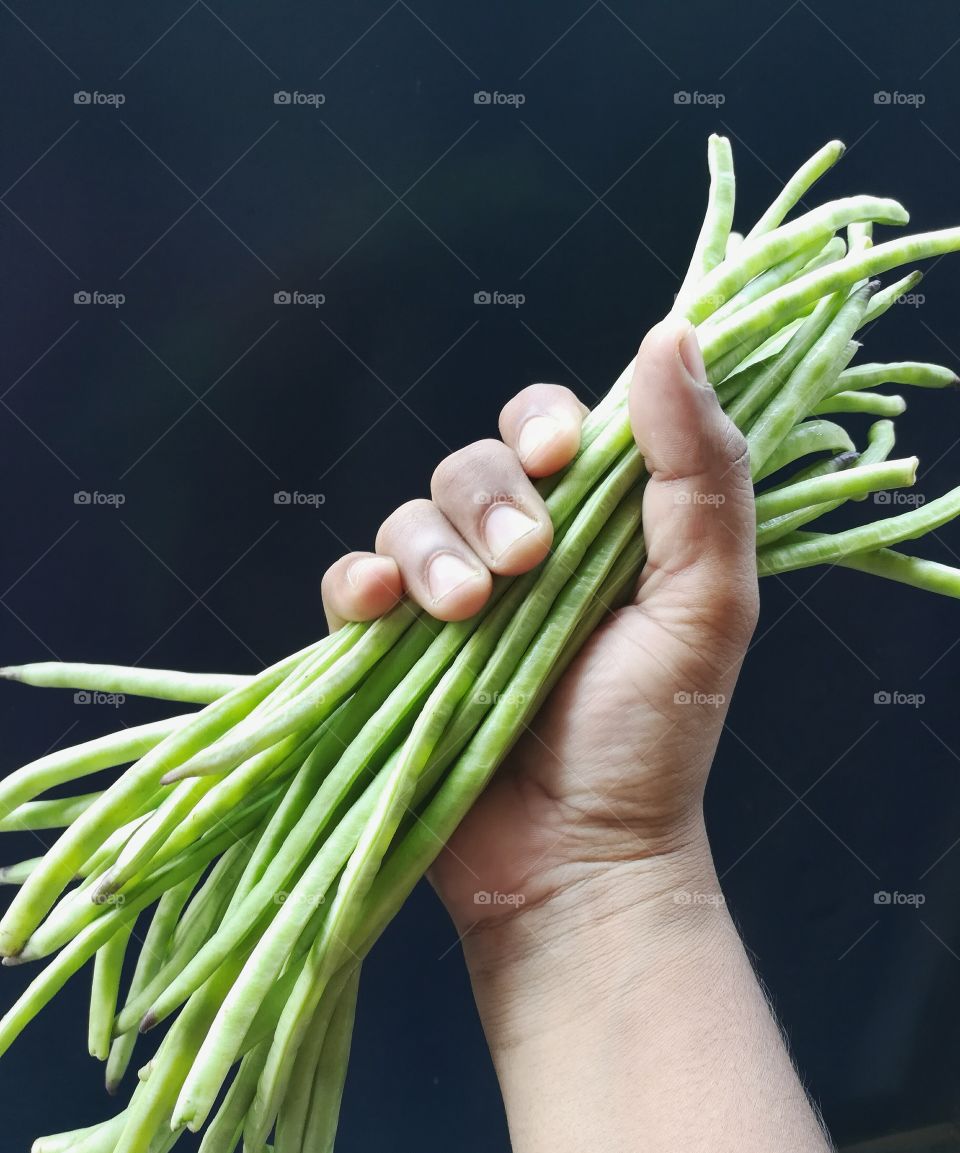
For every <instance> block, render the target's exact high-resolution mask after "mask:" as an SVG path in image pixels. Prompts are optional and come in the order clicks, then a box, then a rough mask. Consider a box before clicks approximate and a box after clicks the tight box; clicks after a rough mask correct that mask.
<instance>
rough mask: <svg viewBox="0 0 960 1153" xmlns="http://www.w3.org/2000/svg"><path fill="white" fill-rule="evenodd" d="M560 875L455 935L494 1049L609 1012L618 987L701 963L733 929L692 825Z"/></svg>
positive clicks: (708, 857)
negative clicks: (645, 849) (659, 843)
mask: <svg viewBox="0 0 960 1153" xmlns="http://www.w3.org/2000/svg"><path fill="white" fill-rule="evenodd" d="M567 873H568V875H567V876H565V877H560V878H558V883H557V884H556V886H554V887H552V888H551V891H550V895H549V896H548V897H546V898H545V899H543V900H541V901H540V902H538V903H537V904H536V905H533V906H528V907H523V906H521V907H520V908H518V909H515V910H514V911H512V912H511V914H510V915H509V916H507V917H504V918H499V919H486V920H484V921H482V922H480V923H479V925H477V926H476V927H475V928H474V929H473V930H472V931H470V932H468V933H467V935H466V936H465V938H464V953H465V956H466V960H467V964H468V967H469V969H470V975H471V980H472V982H473V987H474V992H475V994H476V998H477V1004H478V1007H479V1009H480V1014H481V1017H482V1019H483V1023H484V1028H485V1030H486V1032H487V1037H488V1041H489V1043H490V1046H491V1049H492V1050H493V1052H494V1056H495V1057H496V1056H497V1051H498V1050H502V1049H510V1048H513V1047H515V1046H517V1045H523V1044H524V1043H526V1042H532V1043H535V1044H539V1043H540V1042H541V1041H542V1039H543V1038H544V1036H546V1035H549V1034H558V1033H569V1032H570V1031H572V1030H576V1029H577V1027H578V1024H579V1023H580V1022H581V1021H585V1020H589V1021H591V1022H592V1023H593V1024H594V1025H595V1024H596V1022H597V1018H598V1014H600V1015H602V1014H604V1013H605V1012H607V1011H608V1010H609V1012H610V1014H611V1019H612V1020H615V1017H616V1012H617V1009H616V1006H617V1004H618V1003H622V1001H621V998H622V996H623V994H624V993H625V991H626V990H628V989H630V990H635V989H636V988H638V987H639V986H641V985H642V984H644V983H645V982H646V981H648V980H652V979H654V975H656V974H660V973H662V972H663V971H664V967H665V966H669V967H680V968H682V969H689V968H690V967H698V968H700V969H709V966H710V964H711V958H712V957H714V956H715V955H716V953H717V943H718V941H719V940H721V939H722V938H729V937H730V936H731V934H732V935H733V936H734V937H735V932H734V930H733V926H732V923H731V922H730V919H729V916H728V915H727V912H726V909H725V905H724V901H723V896H722V894H721V892H720V885H719V881H718V879H717V875H716V870H715V869H714V866H713V859H712V856H711V854H710V849H709V845H708V843H707V840H706V834H705V833H703V832H702V825H701V832H700V833H699V834H697V835H695V836H693V837H691V838H683V839H682V842H681V843H679V844H678V847H676V848H675V849H673V850H671V851H669V852H665V853H663V854H658V855H656V856H645V857H637V858H634V859H630V860H624V861H618V862H603V863H597V864H595V865H588V864H586V863H584V862H577V863H576V865H573V864H571V866H570V868H569V870H568V871H567ZM737 947H738V948H739V942H737Z"/></svg>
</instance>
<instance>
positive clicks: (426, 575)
mask: <svg viewBox="0 0 960 1153" xmlns="http://www.w3.org/2000/svg"><path fill="white" fill-rule="evenodd" d="M376 547H377V552H378V553H381V554H386V555H387V556H389V557H391V558H392V559H393V560H394V561H395V562H396V564H397V567H398V569H399V570H400V576H401V579H402V580H403V587H404V589H405V591H406V592H407V593H408V595H409V596H410V597H412V598H413V600H415V601H416V602H417V604H419V605H420V606H421V608H424V609H426V610H427V612H429V613H430V614H431V615H432V616H435V617H436V618H437V619H438V620H442V621H461V620H465V619H466V618H467V617H471V616H473V614H474V613H476V612H479V610H480V609H481V608H482V607H483V605H484V604H485V603H486V600H487V597H489V595H490V588H491V579H490V572H489V570H488V569H487V568H486V566H485V565H484V564H483V562H482V561H481V560H480V558H479V557H478V556H477V554H476V553H475V552H474V551H473V549H471V548H470V546H469V545H468V544H467V543H466V541H465V540H464V539H463V537H462V536H461V535H460V534H459V533H458V532H457V530H456V529H455V528H454V526H453V525H452V524H451V523H450V521H448V520H447V518H446V517H445V516H444V515H443V513H442V512H441V511H440V509H439V508H438V507H437V506H436V505H435V504H433V503H432V502H431V501H429V500H412V501H410V502H409V503H407V504H404V505H401V506H400V508H398V509H397V511H396V512H394V513H392V514H391V515H390V516H389V517H387V519H386V520H385V521H384V522H383V524H382V525H381V526H380V531H379V532H378V533H377V545H376Z"/></svg>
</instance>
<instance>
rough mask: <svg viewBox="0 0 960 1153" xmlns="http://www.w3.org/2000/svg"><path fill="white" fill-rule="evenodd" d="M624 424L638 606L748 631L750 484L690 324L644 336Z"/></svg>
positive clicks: (743, 452) (667, 325) (752, 605)
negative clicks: (639, 563)
mask: <svg viewBox="0 0 960 1153" xmlns="http://www.w3.org/2000/svg"><path fill="white" fill-rule="evenodd" d="M629 400H630V418H631V422H632V426H633V430H634V436H635V438H636V441H637V445H638V446H639V448H640V451H641V452H642V453H643V456H644V459H645V462H646V466H647V470H648V472H649V473H650V478H651V479H650V481H649V483H648V484H647V488H646V491H645V494H644V506H643V524H644V535H645V538H646V542H647V564H646V567H645V569H644V574H643V577H642V578H641V587H640V591H639V594H638V598H637V599H638V602H639V603H641V604H643V605H644V606H645V607H646V608H647V609H648V610H649V611H652V612H657V611H659V612H661V613H663V614H666V615H669V616H670V617H671V619H672V622H673V623H674V624H676V617H677V615H678V614H679V615H681V616H682V615H684V614H686V615H688V616H690V618H691V619H694V620H696V621H697V622H700V623H704V622H707V623H710V624H713V625H715V626H716V627H717V628H720V629H725V630H728V631H729V632H730V634H731V635H733V634H734V633H737V634H738V636H739V634H740V633H743V632H746V635H747V636H749V634H750V633H751V632H752V630H753V626H754V624H755V619H756V604H757V578H756V562H755V559H754V535H755V514H754V505H753V485H752V483H751V479H750V467H749V461H748V458H747V446H746V441H745V440H744V438H743V436H742V434H741V433H740V432H739V431H738V430H737V428H736V427H735V426H734V424H733V423H732V422H731V421H730V420H729V419H728V417H727V416H726V414H725V413H724V412H723V410H722V409H721V407H720V405H719V403H718V402H717V398H716V393H715V392H714V390H713V388H711V387H710V385H708V384H707V377H706V372H705V370H704V365H703V357H702V356H701V354H700V348H699V345H698V343H697V338H696V333H695V331H694V329H693V326H692V325H691V324H690V323H689V322H688V321H686V320H684V319H683V318H678V317H668V318H667V319H666V320H665V321H663V322H662V323H660V324H658V325H657V326H656V327H655V328H653V329H651V331H650V332H649V333H648V334H647V336H646V338H645V339H644V341H643V344H642V345H641V346H640V351H639V353H638V354H637V361H636V366H635V369H634V376H633V381H632V384H631V388H630V398H629Z"/></svg>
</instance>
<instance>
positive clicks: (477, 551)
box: [323, 317, 757, 931]
mask: <svg viewBox="0 0 960 1153" xmlns="http://www.w3.org/2000/svg"><path fill="white" fill-rule="evenodd" d="M585 412H586V410H585V409H584V407H583V406H582V405H581V404H580V403H579V402H578V401H577V399H576V398H575V397H574V396H573V394H572V393H571V392H569V391H568V390H567V389H565V388H561V387H558V386H554V385H533V386H531V387H530V388H527V389H525V390H524V391H523V392H521V393H520V394H519V395H517V396H516V397H514V399H513V400H511V401H510V402H509V403H508V404H507V405H506V407H505V408H504V409H503V412H502V413H501V416H500V431H501V434H502V436H503V442H502V443H501V442H499V441H494V440H485V441H479V442H477V443H475V444H472V445H470V446H468V447H467V448H464V449H461V450H460V451H459V452H456V453H454V454H453V455H452V456H450V457H448V458H447V459H446V460H445V461H443V462H442V463H441V464H440V466H439V467H438V468H437V470H436V472H435V473H434V475H433V481H432V486H431V487H432V497H433V499H432V501H427V500H416V501H411V502H410V503H408V504H405V505H403V506H402V507H400V508H399V509H398V510H397V511H396V512H394V513H393V514H392V515H391V516H390V517H389V518H388V519H387V520H386V521H385V522H384V524H383V526H382V527H381V529H380V532H379V533H378V535H377V540H376V553H375V554H371V553H351V554H349V555H348V556H345V557H343V558H341V560H339V561H338V562H337V563H336V564H334V565H333V566H332V567H331V568H330V569H329V570H328V572H327V573H326V575H325V577H324V581H323V596H324V603H325V607H326V612H327V616H328V619H329V621H330V625H331V628H336V627H338V626H339V625H340V624H341V623H342V622H343V621H344V620H367V619H370V618H372V617H374V616H378V615H380V614H382V613H384V612H386V611H387V610H388V609H390V608H391V607H392V606H393V605H394V604H395V603H396V602H397V600H398V599H399V598H400V597H401V596H403V595H404V594H405V593H406V594H407V595H408V596H410V597H411V598H412V599H413V600H415V601H416V602H417V603H418V604H420V605H421V606H422V607H423V608H424V609H425V610H426V611H428V612H430V613H432V614H433V615H434V616H436V617H438V618H440V619H442V620H461V619H464V618H465V617H468V616H470V615H472V614H474V613H475V612H477V610H478V609H479V608H480V607H481V606H482V605H483V603H484V602H485V600H486V599H487V597H488V596H489V593H490V587H491V573H499V574H511V575H512V574H518V573H522V572H526V571H527V570H528V569H530V568H532V567H533V566H535V565H537V564H539V563H540V561H542V560H543V559H544V557H545V556H546V555H547V553H548V551H549V548H550V544H551V539H552V529H551V526H550V522H549V517H548V515H547V510H546V507H545V505H544V503H543V501H542V499H541V498H540V496H539V495H538V493H537V491H536V489H535V488H534V485H533V483H532V482H531V480H530V479H529V478H531V477H533V478H536V477H543V476H548V475H550V474H551V473H553V472H556V471H557V470H559V469H561V468H562V467H563V466H564V465H566V464H567V463H568V462H569V461H570V460H571V459H572V457H573V456H574V454H575V452H576V450H577V448H578V445H579V436H580V424H581V421H582V419H583V416H584V414H585ZM630 414H631V421H632V425H633V429H634V435H635V437H636V440H637V444H638V445H639V447H640V450H641V452H642V453H643V455H644V457H645V460H646V464H647V468H648V471H649V473H650V481H649V483H648V485H647V488H646V492H645V496H644V509H643V523H644V531H645V536H646V542H647V549H648V559H647V562H646V566H645V568H644V570H643V573H642V575H641V578H640V583H639V588H638V590H637V594H636V596H635V598H634V601H633V603H632V604H631V605H630V606H628V607H627V608H624V609H622V610H621V611H619V612H617V613H612V614H611V616H610V618H609V619H608V620H607V621H606V623H605V624H603V625H602V626H601V627H600V629H598V631H597V632H596V633H595V635H594V636H593V637H592V639H591V640H590V642H589V643H588V645H587V646H586V647H585V649H584V650H583V652H582V653H581V654H580V655H579V657H578V658H577V660H576V661H575V662H574V663H573V665H572V666H571V667H570V669H569V670H568V672H567V673H566V674H565V675H564V677H563V678H562V680H561V681H560V683H559V684H558V685H557V687H556V688H555V690H554V692H553V694H552V696H551V698H550V700H549V701H548V702H547V704H546V706H545V707H544V708H543V709H542V711H541V712H540V714H539V715H538V717H537V719H536V722H535V724H534V726H533V727H532V729H531V730H530V731H529V732H528V733H527V734H525V736H524V737H523V738H522V739H521V741H520V742H519V743H518V745H517V747H516V748H515V750H514V751H513V753H512V754H511V755H510V757H509V759H508V761H507V762H506V763H505V764H504V766H503V767H502V768H501V770H500V771H499V773H498V775H497V776H496V778H495V779H494V781H493V782H492V784H491V785H490V787H489V788H488V790H487V792H486V793H485V795H484V796H483V797H482V798H481V799H480V800H479V802H478V803H477V804H476V805H475V807H474V809H473V810H472V811H471V813H470V814H469V816H468V817H467V818H466V820H465V821H464V822H463V823H462V825H461V826H460V828H459V829H458V830H457V833H456V834H455V836H454V837H453V839H452V840H451V842H450V844H449V846H448V847H447V849H446V850H445V852H444V853H443V854H442V855H441V857H440V859H439V860H438V861H437V863H436V865H435V867H434V871H433V880H434V883H435V885H436V886H437V889H438V891H439V892H440V895H441V897H442V898H443V900H444V901H445V902H446V904H447V906H448V908H449V910H450V912H451V914H452V916H453V918H454V920H455V922H456V924H457V925H458V927H459V928H460V930H461V931H463V930H465V929H467V928H468V927H471V926H473V925H475V924H476V923H477V922H479V921H484V920H487V919H490V920H492V921H497V922H499V921H501V920H502V919H503V918H504V917H505V916H509V915H510V914H511V913H513V912H516V911H520V910H524V909H529V908H531V907H534V906H537V905H540V904H542V903H543V902H544V901H546V900H548V899H549V898H550V897H551V896H553V895H554V894H556V893H557V892H559V891H562V890H564V889H567V888H569V887H570V886H575V885H576V884H577V883H578V882H580V881H581V880H583V879H586V878H588V877H589V876H590V875H591V874H593V873H596V872H597V871H598V870H604V869H606V868H607V867H608V866H610V865H611V864H615V863H622V862H629V861H636V860H642V859H645V858H654V857H657V858H659V857H664V856H668V855H672V854H676V853H678V852H682V851H685V850H687V849H691V850H693V851H699V850H700V849H701V848H702V845H703V824H702V804H701V802H702V796H703V789H704V785H705V782H706V778H707V773H708V771H709V767H710V763H711V761H712V758H713V755H714V751H715V748H716V744H717V740H718V738H719V734H720V731H721V728H722V725H723V719H724V717H725V715H726V711H727V705H728V702H729V699H730V695H731V693H732V691H733V686H734V683H735V681H736V677H737V673H738V671H739V667H740V662H741V660H742V657H743V654H744V652H745V649H746V645H747V643H748V641H749V638H750V635H751V633H752V631H753V628H754V624H755V620H756V612H757V587H756V585H757V581H756V569H755V562H754V511H753V490H752V485H751V481H750V472H749V466H748V462H747V457H746V446H745V442H744V439H743V437H742V436H741V435H740V433H739V432H738V431H737V429H736V428H735V427H734V426H733V425H732V423H731V422H730V421H729V420H728V419H727V418H726V416H725V415H724V413H723V412H722V410H721V408H720V406H719V404H718V403H717V400H716V396H715V394H714V391H713V389H712V388H711V387H709V386H708V385H707V383H706V374H705V372H704V369H703V360H702V357H701V356H700V352H699V348H698V346H697V342H696V336H695V333H694V331H693V329H692V328H691V326H690V325H689V324H688V323H687V322H686V321H683V320H680V319H678V318H675V317H671V318H668V319H667V320H666V321H664V322H662V323H661V324H659V325H657V326H656V327H655V328H654V329H652V330H651V332H650V333H649V334H648V335H647V337H646V339H645V340H644V342H643V344H642V346H641V348H640V352H639V354H638V356H637V361H636V368H635V373H634V378H633V382H632V386H631V392H630ZM479 892H486V893H496V894H500V895H502V897H501V898H500V899H501V900H505V901H507V902H508V903H506V904H496V903H488V904H478V903H477V901H476V894H477V893H479Z"/></svg>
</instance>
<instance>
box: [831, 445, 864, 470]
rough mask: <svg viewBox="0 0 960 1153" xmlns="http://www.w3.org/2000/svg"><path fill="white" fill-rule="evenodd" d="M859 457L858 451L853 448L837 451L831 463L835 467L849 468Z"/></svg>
mask: <svg viewBox="0 0 960 1153" xmlns="http://www.w3.org/2000/svg"><path fill="white" fill-rule="evenodd" d="M859 459H860V453H859V452H857V450H856V449H855V448H854V449H850V450H848V451H847V452H841V453H838V454H837V455H836V456H835V457H834V458H833V463H834V464H835V465H836V467H837V468H849V467H850V465H852V464H856V463H857V461H858V460H859Z"/></svg>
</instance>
